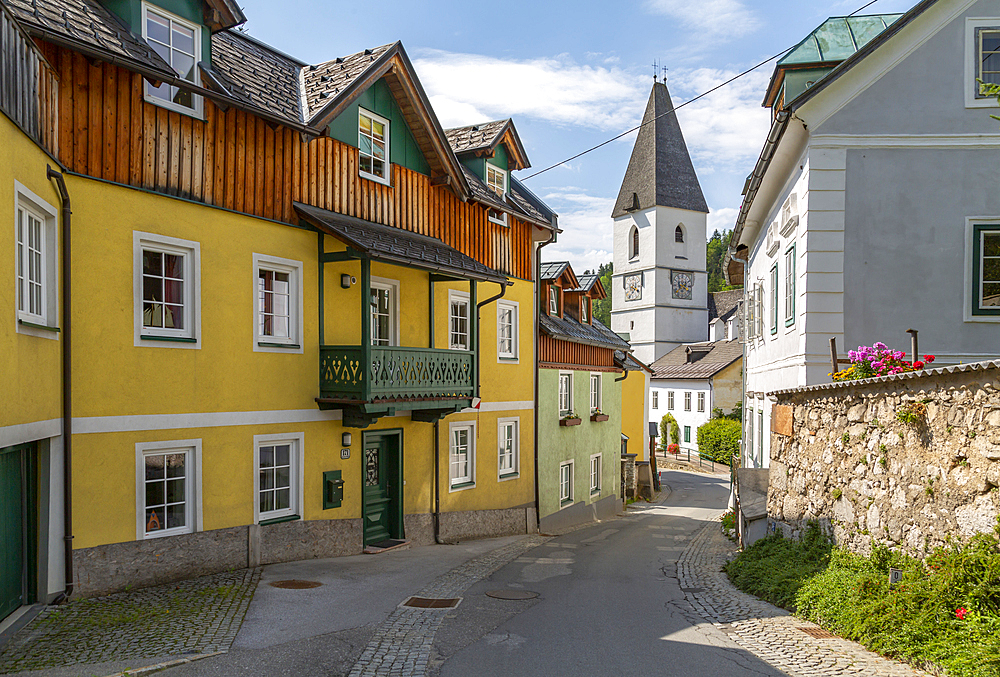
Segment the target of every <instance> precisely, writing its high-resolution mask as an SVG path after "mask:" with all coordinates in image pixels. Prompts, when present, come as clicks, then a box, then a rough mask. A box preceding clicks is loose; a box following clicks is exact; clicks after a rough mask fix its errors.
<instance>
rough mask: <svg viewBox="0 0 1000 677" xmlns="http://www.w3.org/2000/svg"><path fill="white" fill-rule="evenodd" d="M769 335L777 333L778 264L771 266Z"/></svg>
mask: <svg viewBox="0 0 1000 677" xmlns="http://www.w3.org/2000/svg"><path fill="white" fill-rule="evenodd" d="M771 333H772V334H777V333H778V262H777V261H775V262H774V265H773V266H771Z"/></svg>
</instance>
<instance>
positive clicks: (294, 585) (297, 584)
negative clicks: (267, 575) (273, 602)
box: [268, 579, 323, 590]
mask: <svg viewBox="0 0 1000 677" xmlns="http://www.w3.org/2000/svg"><path fill="white" fill-rule="evenodd" d="M268 585H270V586H271V587H272V588H282V589H284V590H308V589H309V588H318V587H319V586H321V585H323V584H322V583H318V582H316V581H298V580H295V579H292V580H287V581H271V582H270V583H268Z"/></svg>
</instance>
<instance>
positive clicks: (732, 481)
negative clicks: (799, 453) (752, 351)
mask: <svg viewBox="0 0 1000 677" xmlns="http://www.w3.org/2000/svg"><path fill="white" fill-rule="evenodd" d="M747 251H749V250H747ZM729 258H730V259H731V260H733V261H735V262H736V263H739V264H740V265H742V266H743V316H742V318H743V319H745V318H746V316H747V315H746V313H747V273H748V271H747V265H748V261H747V259H741V258H737V256H736V247H733V245H732V242H730V244H729ZM740 324H741V325H743V323H742V322H741V323H740ZM746 334H747V332H746V327H745V326H741V327H740V345H742V346H743V369H742V370H741V371H742V372H743V373H742V380H743V388H742V389H741V392H740V412H741V413H742V416H741V418H742V419H743V420H742V421H740V464H741V465H742V463H743V457H744V456H745V455H746V440H745V439H744V436H743V432H745V430H746V412H745V411H743V410H744V408H745V406H746V397H747V336H746ZM729 485H730V491H729V501H730V503H731V505H730V508H733V509H735V508H736V495H737V491H738V489H739V487H738V486H737V483H736V468H733V469H732V472H730V474H729Z"/></svg>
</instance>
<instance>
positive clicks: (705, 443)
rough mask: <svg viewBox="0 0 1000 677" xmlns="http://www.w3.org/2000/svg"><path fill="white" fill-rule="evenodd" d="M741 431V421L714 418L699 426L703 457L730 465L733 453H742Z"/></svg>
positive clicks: (699, 445)
mask: <svg viewBox="0 0 1000 677" xmlns="http://www.w3.org/2000/svg"><path fill="white" fill-rule="evenodd" d="M741 431H742V427H741V425H740V422H739V421H733V420H732V419H728V418H713V419H712V420H711V421H709V422H708V423H705V424H703V425H701V426H700V427H699V428H698V453H699V454H701V457H702V458H710V459H712V460H713V461H715V462H716V463H725V464H726V465H729V464H730V463H731V462H732V460H733V455H734V454H738V453H740V435H741Z"/></svg>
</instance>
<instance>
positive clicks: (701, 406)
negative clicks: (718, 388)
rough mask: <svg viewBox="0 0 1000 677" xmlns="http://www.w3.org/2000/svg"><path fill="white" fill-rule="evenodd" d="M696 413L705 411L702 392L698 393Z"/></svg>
mask: <svg viewBox="0 0 1000 677" xmlns="http://www.w3.org/2000/svg"><path fill="white" fill-rule="evenodd" d="M698 411H700V412H704V411H705V393H704V391H702V392H699V393H698Z"/></svg>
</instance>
